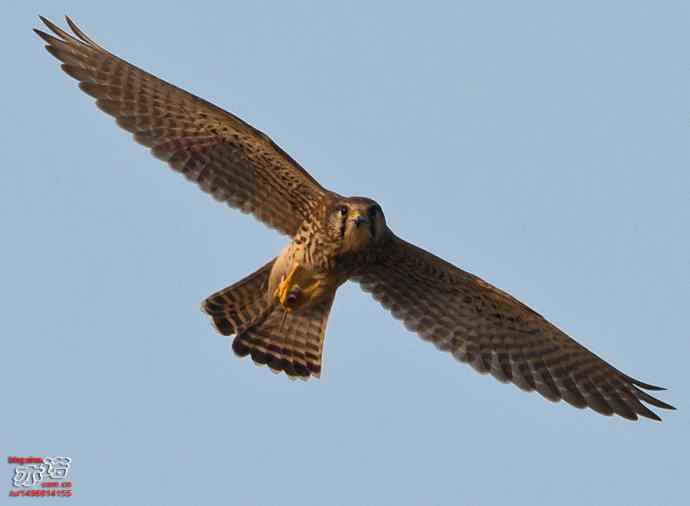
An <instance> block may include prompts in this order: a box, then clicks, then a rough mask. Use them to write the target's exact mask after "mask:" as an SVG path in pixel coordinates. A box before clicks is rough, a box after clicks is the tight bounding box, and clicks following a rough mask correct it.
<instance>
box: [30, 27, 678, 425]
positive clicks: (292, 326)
mask: <svg viewBox="0 0 690 506" xmlns="http://www.w3.org/2000/svg"><path fill="white" fill-rule="evenodd" d="M41 19H42V20H43V22H44V23H45V24H46V26H48V28H49V29H50V30H51V31H52V32H53V33H54V34H55V36H53V35H49V34H47V33H44V32H42V31H40V30H36V33H37V34H38V35H39V36H40V37H41V38H42V39H43V40H45V41H46V43H47V46H46V48H47V49H48V51H49V52H50V53H51V54H52V55H53V56H55V57H56V58H57V59H58V60H60V61H62V62H63V63H62V69H63V70H64V71H65V72H66V73H67V74H69V75H70V76H72V77H74V78H75V79H77V80H78V81H79V87H80V88H81V89H82V90H84V91H85V92H86V93H88V94H89V95H91V96H92V97H94V98H96V103H97V105H98V106H99V107H100V108H101V109H102V110H103V111H105V112H106V113H108V114H110V115H111V116H113V117H114V118H115V119H116V121H117V123H118V125H120V126H121V127H122V128H124V129H125V130H128V131H129V132H131V133H133V134H134V138H135V140H137V141H138V142H140V143H141V144H144V145H145V146H147V147H149V148H151V151H152V153H153V154H154V155H155V156H156V157H158V158H160V159H162V160H164V161H166V162H168V164H169V165H170V166H171V167H172V168H173V169H175V170H177V171H179V172H181V173H183V174H184V175H185V176H186V177H187V178H188V179H190V180H191V181H194V182H196V183H197V184H199V186H200V187H201V188H202V189H203V190H204V191H206V192H208V193H210V194H211V195H213V196H214V197H215V198H216V199H218V200H221V201H224V202H227V203H228V204H229V205H231V206H232V207H235V208H238V209H240V210H242V211H244V212H248V213H252V214H253V215H254V216H255V217H256V218H258V219H259V220H261V221H263V222H264V223H266V224H267V225H269V226H271V227H273V228H276V229H277V230H279V231H281V232H283V233H284V234H286V235H288V236H290V237H291V241H290V243H289V244H288V246H287V247H286V248H285V249H284V250H283V251H282V252H281V253H280V254H279V255H278V256H277V257H275V258H274V259H272V260H271V261H270V262H268V263H267V264H266V265H264V266H263V267H262V268H261V269H259V270H258V271H256V272H255V273H253V274H251V275H249V276H247V277H246V278H244V279H243V280H241V281H239V282H238V283H235V284H234V285H232V286H230V287H228V288H225V289H224V290H221V291H219V292H217V293H215V294H213V295H211V296H210V297H208V298H207V299H206V300H205V301H204V303H203V306H202V309H203V310H204V311H205V312H206V313H207V314H208V315H209V316H210V317H211V318H212V320H213V323H214V325H215V327H216V329H217V330H218V332H220V333H221V334H223V335H234V336H235V338H234V341H233V344H232V348H233V350H234V351H235V353H236V354H237V355H239V356H248V355H249V356H251V357H252V359H253V360H254V361H255V362H256V363H258V364H266V365H268V366H269V367H270V368H271V369H272V370H274V371H284V372H285V373H286V374H287V375H288V376H290V377H299V378H303V379H306V378H308V377H310V376H318V375H319V374H320V373H321V369H322V350H323V342H324V333H325V329H326V324H327V321H328V315H329V313H330V309H331V305H332V303H333V300H334V297H335V293H336V291H337V289H338V287H339V286H340V285H341V284H342V283H344V282H345V281H347V280H352V281H356V282H359V283H360V285H361V286H362V288H363V289H364V290H365V291H367V292H371V293H372V295H373V296H374V298H375V299H376V300H378V301H379V302H380V303H381V304H382V305H383V306H384V307H385V308H387V309H389V310H390V311H391V313H392V314H393V316H394V317H396V318H399V319H401V320H402V321H403V322H404V324H405V326H406V327H407V328H408V329H410V330H412V331H414V332H416V333H417V334H419V335H420V336H421V337H422V338H424V339H426V340H429V341H431V342H433V343H434V344H435V345H436V346H437V347H438V348H439V349H441V350H444V351H448V352H450V353H452V354H453V356H455V357H456V358H457V359H458V360H460V361H463V362H468V363H469V364H470V365H472V367H474V368H475V369H476V370H477V371H479V372H481V373H490V374H492V375H493V376H494V377H496V378H497V379H498V380H499V381H502V382H513V383H514V384H516V385H517V386H519V387H520V388H522V389H524V390H528V391H532V390H536V391H538V392H539V393H540V394H541V395H543V396H544V397H545V398H547V399H549V400H552V401H558V400H561V399H564V400H565V401H567V402H569V403H570V404H572V405H573V406H576V407H579V408H584V407H590V408H592V409H594V410H596V411H597V412H599V413H602V414H605V415H612V414H617V415H620V416H622V417H624V418H627V419H631V420H636V419H637V418H638V416H644V417H648V418H652V419H655V420H659V417H658V416H657V415H656V414H655V413H653V412H652V411H651V410H650V409H649V408H647V407H646V406H645V405H644V404H643V402H644V403H647V404H651V405H652V406H656V407H659V408H666V409H673V407H672V406H670V405H669V404H666V403H664V402H662V401H660V400H658V399H656V398H654V397H652V396H651V395H649V394H647V393H646V392H644V390H662V389H661V388H659V387H655V386H653V385H648V384H645V383H642V382H640V381H638V380H636V379H633V378H631V377H630V376H627V375H625V374H623V373H621V372H620V371H618V370H617V369H615V368H614V367H612V366H611V365H609V364H608V363H606V362H605V361H604V360H602V359H600V358H599V357H597V356H596V355H594V354H593V353H591V352H590V351H588V350H587V349H586V348H584V347H583V346H581V345H580V344H578V343H577V342H575V341H574V340H573V339H571V338H570V337H568V336H567V335H566V334H564V333H563V332H562V331H560V330H559V329H558V328H556V327H555V326H554V325H552V324H551V323H549V322H548V321H546V320H545V319H544V318H543V317H542V316H540V315H539V314H537V313H536V312H534V311H532V310H531V309H530V308H528V307H527V306H525V305H524V304H522V303H521V302H519V301H517V300H516V299H514V298H513V297H511V296H510V295H508V294H507V293H505V292H503V291H501V290H499V289H497V288H495V287H493V286H491V285H490V284H488V283H486V282H485V281H483V280H481V279H480V278H478V277H476V276H473V275H472V274H469V273H467V272H465V271H462V270H460V269H458V268H457V267H455V266H453V265H451V264H449V263H447V262H445V261H444V260H442V259H440V258H438V257H436V256H434V255H432V254H431V253H428V252H426V251H424V250H422V249H420V248H418V247H416V246H413V245H411V244H409V243H407V242H405V241H403V240H401V239H399V238H398V237H396V236H395V235H394V234H393V232H392V231H391V230H390V229H389V228H388V226H387V225H386V221H385V217H384V215H383V212H382V211H381V208H380V207H379V206H378V204H376V202H374V201H372V200H370V199H366V198H362V197H351V198H345V197H342V196H340V195H338V194H336V193H333V192H330V191H328V190H326V189H324V188H323V187H321V186H320V185H319V184H318V183H317V182H316V181H315V180H314V179H313V178H312V177H311V176H310V175H309V174H308V173H307V172H306V171H305V170H304V169H303V168H302V167H300V166H299V164H298V163H297V162H295V161H294V160H293V159H292V158H290V156H289V155H287V154H286V153H285V152H284V151H283V150H282V149H280V148H279V147H278V146H276V145H275V144H274V143H273V142H272V141H271V140H270V139H269V138H268V137H267V136H266V135H264V134H263V133H261V132H259V131H258V130H256V129H255V128H253V127H251V126H250V125H248V124H247V123H245V122H243V121H242V120H241V119H239V118H237V117H236V116H234V115H232V114H230V113H228V112H226V111H224V110H222V109H220V108H218V107H217V106H215V105H213V104H210V103H208V102H206V101H205V100H203V99H201V98H198V97H196V96H194V95H192V94H190V93H187V92H186V91H184V90H181V89H179V88H177V87H175V86H173V85H171V84H169V83H166V82H165V81H162V80H160V79H158V78H156V77H154V76H153V75H151V74H148V73H146V72H144V71H143V70H141V69H138V68H136V67H134V66H133V65H130V64H129V63H127V62H126V61H124V60H122V59H120V58H118V57H116V56H114V55H112V54H110V53H109V52H107V51H106V50H105V49H103V48H102V47H101V46H99V45H98V44H96V43H95V42H94V41H93V40H91V39H90V38H89V37H88V36H86V35H85V34H84V33H83V32H82V31H81V30H80V29H79V28H78V27H77V26H76V25H75V24H74V23H73V22H72V21H71V20H70V19H69V18H67V23H68V25H69V26H70V28H71V29H72V31H73V33H74V35H70V34H68V33H67V32H65V31H63V30H61V29H60V28H59V27H57V26H56V25H54V24H53V23H51V22H50V21H48V20H47V19H45V18H41Z"/></svg>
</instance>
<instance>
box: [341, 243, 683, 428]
mask: <svg viewBox="0 0 690 506" xmlns="http://www.w3.org/2000/svg"><path fill="white" fill-rule="evenodd" d="M386 251H387V253H386V254H385V255H383V257H382V259H381V260H380V261H379V262H378V263H376V264H374V265H371V266H367V267H366V269H365V270H364V271H363V273H361V274H358V275H357V276H355V277H353V278H352V280H353V281H356V282H359V283H360V285H361V286H362V289H364V291H366V292H371V294H372V295H373V296H374V298H375V299H376V300H378V301H379V302H380V303H381V304H382V305H383V306H384V307H385V308H387V309H388V310H390V311H391V313H392V314H393V316H394V317H396V318H398V319H401V320H403V322H404V324H405V326H406V327H407V328H408V329H410V330H412V331H415V332H416V333H417V334H419V335H420V336H421V337H422V338H423V339H426V340H429V341H431V342H433V343H434V344H435V345H436V346H437V347H438V348H439V349H441V350H443V351H448V352H450V353H452V354H453V355H454V356H455V357H456V358H457V359H458V360H460V361H462V362H468V363H470V364H471V365H472V366H473V367H474V368H475V369H476V370H477V371H479V372H481V373H491V374H492V375H493V376H494V377H496V378H497V379H498V380H499V381H502V382H508V381H511V382H513V383H514V384H516V385H517V386H519V387H520V388H522V389H524V390H527V391H532V390H537V391H538V392H539V393H540V394H541V395H543V396H544V397H545V398H547V399H549V400H552V401H559V400H561V399H564V400H565V401H567V402H569V403H570V404H572V405H573V406H576V407H579V408H584V407H587V406H589V407H590V408H592V409H594V410H595V411H597V412H599V413H602V414H604V415H612V414H614V413H615V414H618V415H620V416H622V417H625V418H627V419H630V420H636V419H637V417H638V415H640V416H645V417H648V418H652V419H655V420H660V418H659V417H658V416H657V415H656V414H655V413H654V412H652V411H651V410H649V409H648V408H647V407H646V406H644V405H643V404H642V402H641V401H644V402H646V403H649V404H651V405H653V406H656V407H660V408H666V409H673V407H672V406H670V405H668V404H666V403H665V402H662V401H660V400H658V399H656V398H654V397H652V396H651V395H649V394H647V393H646V392H644V391H643V390H642V389H647V390H663V389H662V388H659V387H655V386H653V385H647V384H645V383H642V382H640V381H638V380H636V379H634V378H631V377H630V376H627V375H625V374H623V373H622V372H620V371H618V370H617V369H615V368H614V367H613V366H611V365H610V364H608V363H607V362H605V361H604V360H602V359H601V358H599V357H597V356H596V355H594V354H593V353H592V352H590V351H589V350H587V349H586V348H584V347H583V346H581V345H580V344H578V343H577V342H575V341H574V340H573V339H571V338H570V337H568V336H567V335H566V334H565V333H563V332H562V331H561V330H559V329H558V328H556V327H555V326H554V325H552V324H551V323H549V322H548V321H546V320H545V319H544V318H543V317H542V316H541V315H539V314H537V313H535V312H534V311H532V310H531V309H530V308H528V307H527V306H525V305H524V304H522V303H521V302H519V301H518V300H516V299H515V298H513V297H512V296H510V295H508V294H507V293H505V292H503V291H501V290H499V289H498V288H496V287H494V286H491V285H490V284H489V283H487V282H485V281H483V280H482V279H480V278H478V277H477V276H474V275H472V274H469V273H467V272H465V271H463V270H460V269H458V268H457V267H455V266H453V265H451V264H450V263H448V262H446V261H444V260H442V259H440V258H438V257H436V256H434V255H432V254H431V253H428V252H427V251H424V250H422V249H421V248H418V247H416V246H414V245H412V244H409V243H407V242H405V241H403V240H401V239H398V238H393V240H392V242H391V243H390V245H389V247H387V248H386Z"/></svg>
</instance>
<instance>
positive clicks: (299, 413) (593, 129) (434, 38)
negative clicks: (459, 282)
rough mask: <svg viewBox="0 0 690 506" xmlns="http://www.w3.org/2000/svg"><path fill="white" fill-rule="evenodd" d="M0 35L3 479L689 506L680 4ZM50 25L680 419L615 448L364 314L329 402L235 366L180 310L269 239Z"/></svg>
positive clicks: (347, 314) (217, 15) (263, 497)
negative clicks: (227, 126)
mask: <svg viewBox="0 0 690 506" xmlns="http://www.w3.org/2000/svg"><path fill="white" fill-rule="evenodd" d="M182 3H184V4H185V6H180V5H177V4H182ZM403 4H407V5H403ZM410 4H414V5H410ZM2 11H3V30H2V32H1V33H0V43H1V45H2V47H3V48H4V50H3V53H2V54H3V65H2V68H3V70H2V74H3V77H2V91H3V97H4V100H3V101H2V103H0V166H1V167H2V170H1V171H0V208H1V211H0V227H1V229H2V248H1V252H2V253H0V254H1V255H2V257H1V258H2V262H1V264H0V279H1V280H2V290H0V305H1V307H2V308H3V312H2V313H3V318H2V330H1V333H2V342H3V351H2V353H1V354H0V380H1V381H2V385H3V388H4V391H5V395H4V399H5V400H4V408H3V409H2V416H1V417H0V456H2V458H3V459H4V458H5V457H6V456H8V455H42V456H51V455H67V456H70V457H72V459H73V461H74V464H73V475H72V478H73V482H74V488H75V496H74V497H73V498H72V499H70V500H69V502H70V504H75V505H76V504H80V505H81V504H85V505H86V504H88V505H100V504H104V505H111V504H112V505H122V504H165V505H176V504H181V505H182V504H184V505H186V504H238V505H240V504H241V505H272V504H284V505H292V504H300V505H323V504H333V505H352V504H377V505H379V504H380V505H421V504H425V505H426V504H434V505H435V504H439V505H453V504H468V505H492V504H506V503H512V504H530V505H533V504H544V505H553V504H559V505H581V504H615V505H652V504H653V505H685V504H689V503H690V492H689V491H688V469H689V468H690V462H689V458H688V455H689V452H690V405H689V404H688V393H689V386H690V380H689V379H688V357H689V356H690V316H689V314H690V260H689V259H690V155H689V149H688V124H689V114H688V113H689V103H688V102H689V101H688V83H689V79H688V77H689V75H688V69H689V67H688V47H690V35H689V34H690V31H689V24H690V23H689V11H688V3H687V2H680V1H678V2H674V1H668V2H657V3H650V2H642V1H640V2H637V1H612V2H593V1H585V2H471V3H470V2H447V3H436V2H421V3H420V2H398V1H396V2H376V3H374V4H372V3H371V2H348V3H336V2H328V3H327V2H316V1H314V2H306V1H302V2H235V1H227V2H223V3H222V5H221V3H220V2H214V3H210V2H208V3H207V2H202V1H196V2H165V3H164V4H163V3H162V2H142V1H138V2H128V1H118V2H103V3H102V4H101V3H100V2H93V1H89V2H87V1H63V2H53V1H50V2H48V1H35V2H23V1H9V2H8V1H7V0H5V1H4V2H3V9H2ZM39 13H40V14H43V15H45V16H47V17H49V18H51V19H53V20H55V21H58V22H59V23H60V24H64V22H63V20H62V19H61V17H62V15H63V14H70V15H72V16H73V17H74V19H75V20H76V21H77V22H78V23H79V24H80V25H81V27H82V28H83V29H85V31H86V32H87V33H89V34H90V35H92V36H93V37H94V38H95V39H96V40H98V41H100V42H101V43H103V44H104V45H105V47H107V48H108V49H110V50H111V51H112V52H114V53H115V54H117V55H119V56H122V57H124V58H126V59H128V60H129V61H131V62H132V63H134V64H136V65H138V66H141V67H143V68H144V69H147V70H149V71H151V72H153V73H154V74H157V75H159V76H161V77H163V78H165V79H167V80H169V81H172V82H173V83H175V84H177V85H179V86H182V87H184V88H186V89H187V90H189V91H191V92H193V93H195V94H198V95H200V96H202V97H205V98H207V99H209V100H211V101H213V102H215V103H216V104H218V105H220V106H221V107H223V108H225V109H227V110H229V111H232V112H234V113H236V114H237V115H239V116H240V117H242V118H244V119H245V120H247V121H249V122H250V123H251V124H253V125H255V126H256V127H257V128H260V129H261V130H263V131H264V132H266V133H268V134H269V135H270V136H271V137H272V138H273V139H274V140H275V141H276V142H277V143H278V144H280V145H281V146H282V147H283V148H284V149H285V150H286V151H288V152H289V153H291V154H292V155H293V156H294V157H295V158H296V159H297V160H299V161H300V162H301V163H302V164H303V165H304V166H305V167H306V168H308V169H309V170H310V171H311V173H312V174H313V175H314V177H316V178H317V179H318V180H319V181H320V182H321V183H322V184H324V185H325V186H326V187H329V188H332V189H334V190H336V191H338V192H339V193H342V194H346V195H347V194H350V195H367V196H371V197H373V198H375V199H377V200H378V201H379V202H380V203H381V205H382V206H383V209H384V211H385V212H386V216H387V219H388V222H389V225H390V226H391V228H392V229H393V230H395V231H396V233H397V234H398V235H400V236H402V237H404V238H406V239H408V240H410V241H411V242H414V243H416V244H419V245H421V246H423V247H425V248H426V249H429V250H430V251H432V252H434V253H436V254H438V255H440V256H442V257H444V258H446V259H447V260H449V261H451V262H453V263H455V264H457V265H458V266H461V267H462V268H464V269H466V270H469V271H470V272H473V273H475V274H478V275H480V276H482V277H484V278H486V279H487V280H488V281H490V282H491V283H493V284H495V285H497V286H499V287H501V288H503V289H505V290H507V291H508V292H510V293H511V294H513V295H514V296H516V297H518V298H519V299H521V300H523V301H524V302H526V303H527V304H529V305H530V306H532V307H533V308H535V309H536V310H537V311H539V312H540V313H542V314H543V315H544V316H546V317H547V318H548V319H549V320H551V321H552V322H554V323H555V324H557V325H559V326H560V327H561V328H562V329H564V330H565V331H566V332H568V333H569V334H570V335H572V336H573V337H575V338H576V339H577V340H579V341H580V342H581V343H582V344H584V345H586V346H587V347H589V348H590V349H592V350H593V351H594V352H595V353H597V354H599V355H601V356H602V357H603V358H605V359H607V360H609V361H611V362H612V363H613V364H614V365H615V366H616V367H618V368H620V369H621V370H623V371H624V372H626V373H628V374H630V375H632V376H635V377H638V378H640V379H641V380H644V381H648V382H651V383H655V384H660V385H662V386H666V387H669V388H670V390H669V391H668V392H662V393H661V394H660V397H661V398H662V399H663V400H665V401H668V402H670V403H671V404H674V405H676V406H677V407H678V411H675V412H664V411H659V414H660V415H662V417H663V418H664V421H663V423H655V422H652V421H648V420H642V421H641V422H638V423H632V422H628V421H626V420H623V419H621V418H606V417H602V416H600V415H597V414H596V413H594V412H592V411H590V410H587V411H579V410H576V409H575V408H572V407H570V406H568V405H565V404H563V403H560V404H552V403H549V402H548V401H545V400H544V399H542V398H541V397H540V396H538V395H537V394H525V393H522V392H520V391H519V390H517V388H516V387H514V386H511V385H501V384H499V383H497V382H496V381H495V380H493V379H492V378H491V377H485V376H480V375H478V374H476V373H475V372H474V371H473V370H472V369H471V368H470V367H468V366H466V365H463V364H460V363H458V362H456V361H455V360H453V359H452V358H451V357H450V356H449V355H446V354H444V353H441V352H439V351H437V350H436V349H435V348H434V347H433V346H432V345H430V344H428V343H425V342H423V341H422V340H420V339H419V338H417V337H416V336H415V335H414V334H412V333H410V332H408V331H406V330H405V329H404V327H403V326H402V325H401V324H400V323H399V322H397V321H395V320H393V319H392V318H391V317H390V316H389V315H388V314H387V313H386V312H385V311H384V310H383V309H381V308H380V307H379V306H378V305H377V304H376V303H375V302H374V301H373V300H372V299H371V298H370V297H369V296H367V295H365V294H364V293H362V292H361V291H360V289H359V288H358V287H357V286H356V285H346V286H344V287H343V288H342V289H341V290H340V291H339V292H338V296H337V302H336V304H335V306H334V309H333V313H332V315H331V319H330V322H329V327H328V332H327V339H326V351H325V364H324V373H323V377H322V379H321V380H318V381H309V382H307V383H304V382H290V381H288V380H287V379H286V377H284V376H274V375H273V374H271V373H270V372H269V371H268V370H267V369H266V368H259V367H255V366H254V365H253V363H252V362H251V361H250V360H248V359H243V360H240V359H238V358H236V357H234V356H233V355H232V354H231V352H230V351H229V339H228V338H225V337H222V336H219V335H217V334H215V332H214V331H213V329H212V327H211V326H210V324H209V321H208V320H207V318H206V317H205V316H204V315H203V314H202V313H201V312H200V310H199V304H200V301H201V300H202V299H203V298H205V297H206V296H207V295H209V294H211V293H212V292H214V291H216V290H217V289H220V288H222V287H224V286H227V285H229V284H231V283H233V282H234V281H236V280H238V279H239V278H241V277H243V276H244V275H246V274H247V273H249V272H251V271H253V270H255V269H256V268H257V267H259V266H260V265H262V264H263V263H264V262H265V261H266V260H267V259H269V258H270V257H272V256H273V255H275V254H276V253H277V252H278V251H279V249H280V248H281V247H282V245H283V244H284V243H285V241H286V239H285V238H283V237H281V236H279V235H278V234H277V233H275V232H273V231H271V230H269V229H267V228H266V227H264V226H263V225H261V224H259V223H258V222H256V221H254V220H253V219H251V218H250V217H247V216H245V215H242V214H241V213H239V212H237V211H234V210H232V209H230V208H228V207H226V206H224V205H221V204H219V203H217V202H215V201H213V200H212V199H211V198H210V197H208V196H207V195H205V194H203V193H202V192H201V191H199V190H198V189H197V188H196V187H195V186H193V185H191V184H190V183H188V182H187V181H186V180H184V178H182V177H180V176H179V175H177V174H175V173H173V172H172V171H170V170H169V169H168V168H167V167H166V166H165V165H164V164H162V163H161V162H159V161H157V160H155V159H153V158H152V157H151V156H150V155H149V154H148V153H147V151H146V150H145V149H144V148H143V147H141V146H139V145H137V144H136V143H134V142H133V141H132V140H131V139H130V138H129V135H128V134H126V133H125V132H124V131H121V130H119V129H118V128H116V126H115V124H114V122H113V121H112V120H111V119H110V118H108V117H107V116H106V115H104V114H102V113H101V112H100V111H98V110H97V108H96V107H95V106H94V105H93V103H92V100H91V99H90V98H89V97H88V96H86V95H84V94H82V93H81V92H80V91H79V90H78V89H77V88H76V86H75V83H74V81H73V80H72V79H70V78H69V77H67V76H66V75H64V74H62V72H60V71H59V69H58V65H57V62H56V61H55V60H54V59H53V58H52V56H50V55H49V54H48V53H47V52H45V51H44V50H43V48H42V42H41V41H40V40H39V39H38V38H37V37H36V36H35V35H34V34H33V33H32V32H31V28H33V27H36V26H38V19H37V17H36V16H37V15H38V14H39ZM2 465H3V466H4V468H5V470H4V471H2V472H1V473H0V476H1V475H2V474H4V475H5V477H6V478H5V479H1V478H0V498H4V497H7V496H6V494H7V493H8V492H9V484H10V477H11V471H12V466H9V465H7V464H2ZM2 483H4V485H3V484H2ZM7 500H8V501H11V503H12V504H21V503H26V504H34V503H37V502H40V501H41V500H40V499H26V500H18V499H11V500H10V499H9V498H8V499H7ZM47 500H48V499H43V501H47ZM2 502H3V499H0V503H2ZM66 502H67V501H65V503H66Z"/></svg>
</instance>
